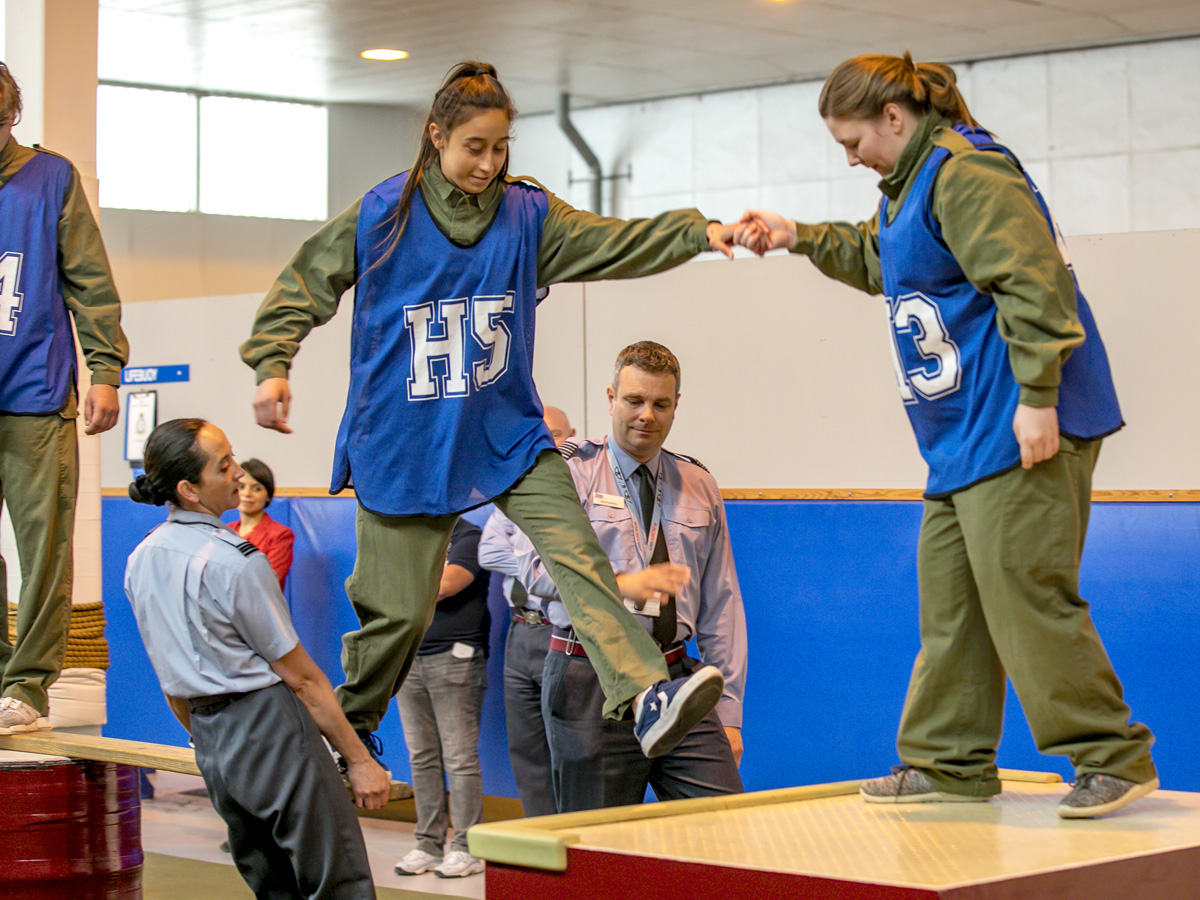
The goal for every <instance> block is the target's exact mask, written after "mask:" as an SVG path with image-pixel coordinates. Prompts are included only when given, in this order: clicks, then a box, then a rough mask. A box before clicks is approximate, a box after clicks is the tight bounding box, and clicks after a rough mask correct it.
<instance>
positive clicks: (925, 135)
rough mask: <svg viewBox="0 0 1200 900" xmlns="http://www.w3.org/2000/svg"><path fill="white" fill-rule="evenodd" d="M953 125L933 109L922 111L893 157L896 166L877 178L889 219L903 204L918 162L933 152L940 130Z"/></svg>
mask: <svg viewBox="0 0 1200 900" xmlns="http://www.w3.org/2000/svg"><path fill="white" fill-rule="evenodd" d="M953 125H954V123H953V122H951V121H950V120H949V119H947V118H946V117H945V116H943V115H941V114H939V113H936V112H929V113H926V114H925V115H923V116H922V117H921V121H920V122H918V123H917V127H916V130H915V131H913V135H912V137H911V138H909V139H908V144H907V145H905V147H904V150H903V151H901V153H900V158H899V159H898V160H896V167H895V168H894V169H892V172H891V174H890V175H888V176H887V177H886V178H884V179H883V180H882V181H880V182H879V190H881V191H883V193H884V195H885V196H886V197H887V198H888V200H889V201H890V202H889V203H888V221H889V222H890V221H892V220H893V219H894V218H896V213H898V212H899V211H900V207H901V206H903V205H904V198H905V197H906V196H907V195H908V191H909V189H910V188H911V187H912V183H913V180H914V179H915V177H916V174H917V172H919V171H920V170H921V166H922V165H923V164H924V163H925V160H926V159H927V158H928V157H929V154H930V153H932V152H933V147H934V144H935V143H936V141H937V138H938V136H939V135H940V134H941V133H942V131H943V130H945V129H949V128H951V127H952V126H953Z"/></svg>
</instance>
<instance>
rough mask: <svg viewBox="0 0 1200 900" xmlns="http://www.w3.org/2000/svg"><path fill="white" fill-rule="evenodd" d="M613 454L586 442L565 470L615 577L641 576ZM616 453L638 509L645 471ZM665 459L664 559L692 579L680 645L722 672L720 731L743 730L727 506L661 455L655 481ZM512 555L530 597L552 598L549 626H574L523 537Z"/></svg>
mask: <svg viewBox="0 0 1200 900" xmlns="http://www.w3.org/2000/svg"><path fill="white" fill-rule="evenodd" d="M608 446H609V445H608V442H607V439H604V440H600V441H584V442H583V443H581V444H580V445H579V448H578V450H576V451H575V453H574V454H573V455H572V456H571V457H570V458H569V459H568V460H567V466H568V467H569V468H570V470H571V477H572V478H573V479H574V480H575V489H576V491H577V492H578V493H579V498H580V500H582V501H583V506H584V509H585V510H586V511H587V514H588V518H589V519H590V520H591V523H592V528H593V529H594V530H595V532H596V536H597V537H598V538H599V539H600V546H601V547H602V548H603V550H604V552H605V554H606V555H607V556H608V558H609V561H610V562H611V563H612V567H613V570H614V571H615V572H617V573H619V574H625V573H630V572H637V571H639V570H640V569H641V568H642V564H641V561H640V560H639V559H638V555H637V550H636V548H635V545H634V536H633V535H634V531H633V522H634V517H636V518H637V520H638V521H639V522H640V521H641V511H640V510H639V509H633V510H630V509H628V508H627V507H626V505H625V502H624V499H623V498H622V497H621V490H620V488H618V487H617V484H616V480H615V479H614V478H613V474H612V468H611V466H610V465H609V462H608ZM612 446H613V447H614V448H615V451H614V457H615V459H616V461H617V465H618V466H619V467H620V469H621V474H622V475H623V476H624V478H625V480H626V483H627V484H628V485H629V492H630V494H631V496H632V497H633V498H634V502H635V504H636V503H637V502H638V499H637V498H638V496H639V493H638V492H639V490H640V484H639V481H640V479H641V476H637V475H634V470H636V469H637V467H638V466H639V465H641V463H639V462H637V461H636V460H634V459H633V458H631V457H630V456H628V455H627V454H625V453H624V452H623V451H622V450H621V449H620V448H619V447H616V446H615V442H614V443H613V445H612ZM660 457H661V459H662V464H663V466H662V477H663V478H664V479H665V483H664V485H663V498H662V523H661V528H662V534H663V538H664V540H666V542H667V554H668V556H669V557H670V560H671V562H674V563H679V564H681V565H685V566H687V567H688V569H689V570H690V572H691V578H690V580H689V581H688V584H687V586H686V587H685V588H684V589H683V591H682V592H681V593H680V594H679V595H678V596H677V597H676V598H675V608H676V619H677V623H678V624H677V631H676V633H675V639H676V640H677V641H687V640H690V639H691V638H693V637H695V639H696V646H697V647H698V649H699V651H700V659H701V661H702V662H704V663H705V664H707V665H712V666H716V667H717V668H718V669H720V671H721V674H722V675H724V676H725V693H724V694H723V695H722V697H721V701H720V703H719V704H718V706H717V713H718V715H719V716H720V718H721V724H723V725H726V726H729V727H734V728H740V727H741V725H742V699H743V697H744V695H745V688H746V660H747V639H746V615H745V611H744V610H743V608H742V592H741V589H740V588H739V587H738V580H737V570H736V568H735V567H734V563H733V548H732V547H731V546H730V543H729V529H728V528H727V526H726V522H725V504H724V502H723V501H722V499H721V492H720V489H719V488H718V487H717V482H716V479H714V478H713V477H712V475H710V474H709V473H708V472H707V471H706V470H705V469H704V468H702V467H701V466H699V465H697V464H696V463H694V462H692V461H691V460H689V459H688V458H687V457H682V456H677V455H675V454H673V453H671V452H670V451H666V450H663V451H659V453H658V454H657V455H655V457H654V458H653V459H651V460H650V461H649V462H647V463H646V467H647V468H648V469H649V470H650V472H651V474H652V475H653V474H654V473H656V472H657V470H658V464H659V459H660ZM514 552H515V555H516V559H517V563H518V567H519V574H518V578H519V579H520V581H521V583H522V584H523V585H525V588H526V590H528V591H529V593H530V594H536V595H539V596H542V597H546V598H550V601H551V602H550V603H549V605H548V609H547V616H548V617H549V619H550V621H551V622H553V623H554V624H555V625H557V626H558V627H560V628H566V627H569V626H570V619H569V618H568V616H567V613H566V609H565V607H564V606H563V604H562V601H561V600H559V599H558V596H559V595H558V590H557V589H556V588H555V586H554V582H553V580H552V579H551V578H550V575H549V573H548V572H547V571H546V570H545V569H544V568H543V567H542V564H541V560H540V559H539V558H538V555H537V552H536V551H535V550H534V549H533V544H532V543H531V542H530V541H529V538H528V537H526V536H525V535H524V534H521V533H520V532H518V537H517V539H516V541H515V544H514ZM637 618H638V620H639V621H641V622H642V624H643V625H644V627H645V628H646V630H647V631H650V630H652V628H653V620H652V619H651V618H650V617H649V616H641V615H639V616H638V617H637Z"/></svg>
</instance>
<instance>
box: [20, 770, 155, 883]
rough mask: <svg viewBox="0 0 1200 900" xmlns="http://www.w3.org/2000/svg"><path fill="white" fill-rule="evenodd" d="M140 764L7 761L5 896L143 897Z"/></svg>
mask: <svg viewBox="0 0 1200 900" xmlns="http://www.w3.org/2000/svg"><path fill="white" fill-rule="evenodd" d="M142 859H143V857H142V805H141V794H140V792H139V788H138V776H137V769H135V768H134V767H133V766H122V765H117V764H116V763H102V762H92V761H90V760H46V761H44V762H19V763H15V762H0V897H2V898H4V900H141V896H142Z"/></svg>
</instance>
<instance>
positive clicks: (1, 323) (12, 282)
mask: <svg viewBox="0 0 1200 900" xmlns="http://www.w3.org/2000/svg"><path fill="white" fill-rule="evenodd" d="M20 280H21V254H20V253H5V254H4V255H3V256H0V334H16V333H17V313H19V312H20V311H21V301H22V299H23V297H22V295H21V293H20V291H18V290H17V285H18V283H19V282H20Z"/></svg>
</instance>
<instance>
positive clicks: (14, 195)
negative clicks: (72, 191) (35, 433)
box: [0, 152, 75, 415]
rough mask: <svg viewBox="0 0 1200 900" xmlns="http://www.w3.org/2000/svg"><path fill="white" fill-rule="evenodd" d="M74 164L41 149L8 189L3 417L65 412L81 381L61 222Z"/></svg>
mask: <svg viewBox="0 0 1200 900" xmlns="http://www.w3.org/2000/svg"><path fill="white" fill-rule="evenodd" d="M70 184H71V164H70V163H69V162H67V161H66V160H65V159H63V158H62V157H60V156H55V155H54V154H52V153H44V152H39V153H36V154H34V156H33V158H32V159H30V160H29V162H27V163H25V165H23V166H21V168H20V169H18V170H17V173H16V174H15V175H13V176H12V178H10V179H9V180H8V181H7V182H5V184H4V186H3V187H2V188H0V222H3V223H4V226H3V229H0V413H18V414H26V415H29V414H41V415H48V414H50V413H55V412H58V411H59V410H60V409H62V406H63V404H64V403H65V402H66V399H67V394H68V392H69V391H70V389H71V385H72V384H73V383H74V381H75V336H74V334H72V332H71V322H70V320H69V318H68V316H67V305H66V303H64V302H63V298H62V295H61V293H60V290H61V287H60V282H59V275H58V218H59V216H60V215H61V213H62V207H63V199H64V198H65V197H66V195H67V189H68V188H69V187H70Z"/></svg>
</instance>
